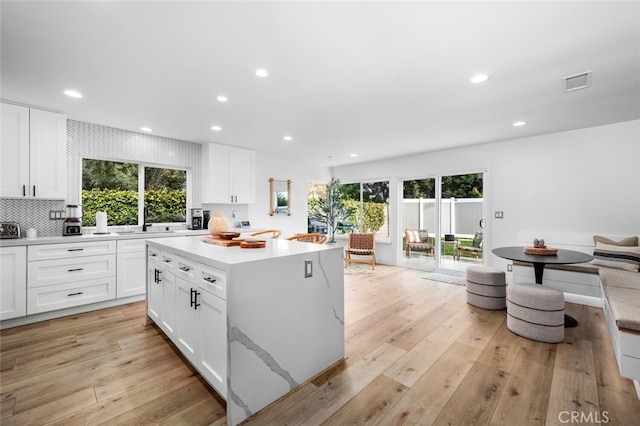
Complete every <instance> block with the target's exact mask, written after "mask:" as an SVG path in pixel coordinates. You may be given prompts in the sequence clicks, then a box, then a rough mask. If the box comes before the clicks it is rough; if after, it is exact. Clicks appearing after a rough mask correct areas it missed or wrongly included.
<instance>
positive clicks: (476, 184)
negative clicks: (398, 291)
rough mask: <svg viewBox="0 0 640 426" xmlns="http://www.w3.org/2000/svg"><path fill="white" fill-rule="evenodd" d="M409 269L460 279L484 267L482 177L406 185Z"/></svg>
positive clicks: (404, 248)
mask: <svg viewBox="0 0 640 426" xmlns="http://www.w3.org/2000/svg"><path fill="white" fill-rule="evenodd" d="M402 193H403V198H402V202H401V205H402V207H401V210H402V222H401V226H402V235H401V237H402V242H403V243H402V253H401V255H400V259H401V263H402V264H404V265H406V266H412V267H417V268H424V269H429V270H436V271H441V272H446V273H452V274H458V275H462V274H463V273H464V271H465V270H466V268H467V267H468V266H470V265H477V264H482V263H483V249H482V246H483V244H482V242H483V232H482V231H483V227H484V220H483V217H484V202H483V201H484V199H483V173H467V174H460V175H447V176H435V177H430V178H425V179H408V180H404V181H403V182H402Z"/></svg>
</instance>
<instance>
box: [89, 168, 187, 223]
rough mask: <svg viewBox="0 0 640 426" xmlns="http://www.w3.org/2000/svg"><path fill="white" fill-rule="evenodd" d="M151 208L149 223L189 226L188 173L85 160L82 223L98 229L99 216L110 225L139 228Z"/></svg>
mask: <svg viewBox="0 0 640 426" xmlns="http://www.w3.org/2000/svg"><path fill="white" fill-rule="evenodd" d="M145 206H146V207H147V217H146V222H147V223H161V224H169V223H185V222H186V218H185V212H186V208H187V171H186V170H181V169H175V168H168V167H157V166H155V165H154V166H150V165H145V164H143V163H130V162H118V161H109V160H98V159H91V158H84V159H83V160H82V208H83V213H84V214H83V217H82V223H83V225H85V226H95V216H96V212H99V211H104V212H106V213H107V225H109V226H119V225H138V226H141V225H142V223H143V221H144V220H145V217H144V210H145V209H144V207H145Z"/></svg>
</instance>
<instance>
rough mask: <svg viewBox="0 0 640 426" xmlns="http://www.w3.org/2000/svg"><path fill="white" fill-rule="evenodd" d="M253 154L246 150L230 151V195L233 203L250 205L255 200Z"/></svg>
mask: <svg viewBox="0 0 640 426" xmlns="http://www.w3.org/2000/svg"><path fill="white" fill-rule="evenodd" d="M254 162H255V152H253V151H249V150H246V149H234V150H232V151H231V170H230V171H231V195H232V196H233V202H234V203H240V204H252V203H253V202H254V198H255V187H254V185H255V184H254V182H255V178H254V169H255V165H254Z"/></svg>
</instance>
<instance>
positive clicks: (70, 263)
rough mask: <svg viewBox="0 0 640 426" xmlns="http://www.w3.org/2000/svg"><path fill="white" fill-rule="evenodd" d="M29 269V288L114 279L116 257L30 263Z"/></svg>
mask: <svg viewBox="0 0 640 426" xmlns="http://www.w3.org/2000/svg"><path fill="white" fill-rule="evenodd" d="M28 269H29V272H28V274H27V277H28V279H27V287H28V288H31V287H41V286H46V285H52V284H60V283H68V282H76V281H83V280H89V279H93V278H105V277H113V276H115V275H116V255H115V254H110V255H105V256H89V257H81V258H73V259H56V260H42V261H40V262H29V266H28Z"/></svg>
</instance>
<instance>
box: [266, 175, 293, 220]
mask: <svg viewBox="0 0 640 426" xmlns="http://www.w3.org/2000/svg"><path fill="white" fill-rule="evenodd" d="M269 200H270V201H269V215H271V216H273V215H274V214H286V215H289V216H291V181H290V180H275V179H274V178H271V179H269Z"/></svg>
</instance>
